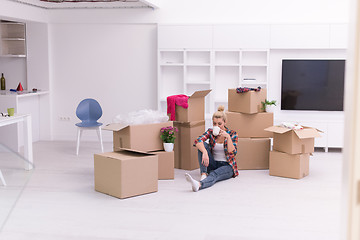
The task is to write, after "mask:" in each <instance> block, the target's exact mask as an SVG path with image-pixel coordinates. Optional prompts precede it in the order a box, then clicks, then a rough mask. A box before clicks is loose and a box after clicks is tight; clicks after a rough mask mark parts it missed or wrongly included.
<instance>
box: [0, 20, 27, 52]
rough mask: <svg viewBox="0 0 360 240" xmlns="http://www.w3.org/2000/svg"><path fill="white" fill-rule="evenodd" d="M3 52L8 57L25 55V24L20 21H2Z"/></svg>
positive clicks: (0, 32)
mask: <svg viewBox="0 0 360 240" xmlns="http://www.w3.org/2000/svg"><path fill="white" fill-rule="evenodd" d="M0 30H1V31H0V35H1V54H0V56H6V57H25V56H26V42H25V39H26V37H25V24H24V23H19V22H9V21H1V22H0Z"/></svg>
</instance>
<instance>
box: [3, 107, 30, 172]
mask: <svg viewBox="0 0 360 240" xmlns="http://www.w3.org/2000/svg"><path fill="white" fill-rule="evenodd" d="M19 122H23V131H24V158H25V160H26V161H25V169H26V170H31V169H32V168H33V149H32V129H31V115H30V114H15V116H11V117H2V116H0V127H3V126H7V125H10V124H14V123H19ZM9 137H11V136H9Z"/></svg>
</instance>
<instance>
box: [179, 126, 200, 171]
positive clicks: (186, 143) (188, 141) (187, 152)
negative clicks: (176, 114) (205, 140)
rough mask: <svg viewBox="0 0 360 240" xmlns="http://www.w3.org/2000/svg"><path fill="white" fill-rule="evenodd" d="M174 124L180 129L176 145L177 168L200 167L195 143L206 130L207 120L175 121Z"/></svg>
mask: <svg viewBox="0 0 360 240" xmlns="http://www.w3.org/2000/svg"><path fill="white" fill-rule="evenodd" d="M174 126H175V127H177V128H178V130H179V131H178V132H177V133H176V139H175V145H174V152H175V168H180V169H185V170H194V169H197V168H199V161H198V149H197V148H196V147H194V146H193V144H194V142H195V140H196V139H197V138H198V137H199V136H200V135H202V134H203V133H204V132H205V121H197V122H185V123H181V122H174Z"/></svg>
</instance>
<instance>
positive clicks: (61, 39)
mask: <svg viewBox="0 0 360 240" xmlns="http://www.w3.org/2000/svg"><path fill="white" fill-rule="evenodd" d="M49 31H50V43H51V46H50V56H51V76H52V87H51V92H52V99H53V100H52V107H53V115H52V118H53V119H52V121H53V138H54V139H61V140H75V139H76V128H75V126H74V124H75V123H76V122H79V120H78V119H77V117H76V115H75V110H76V107H77V105H78V103H79V102H80V101H81V100H82V99H84V98H94V99H97V100H98V101H99V103H100V105H101V106H102V108H103V117H102V118H101V119H100V121H101V122H103V123H110V122H112V119H113V118H114V117H115V116H116V115H117V114H126V113H128V112H131V111H136V110H140V109H156V108H157V103H156V96H157V88H156V25H151V24H139V25H123V24H51V25H50V29H49ZM60 116H65V117H70V118H71V121H68V122H67V121H60V119H59V117H60ZM84 139H94V140H95V139H96V133H95V131H93V132H92V133H88V135H87V134H86V133H85V134H84ZM104 140H105V141H112V133H110V132H105V133H104Z"/></svg>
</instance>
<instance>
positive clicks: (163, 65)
mask: <svg viewBox="0 0 360 240" xmlns="http://www.w3.org/2000/svg"><path fill="white" fill-rule="evenodd" d="M160 66H161V67H181V66H184V64H183V63H161V64H160Z"/></svg>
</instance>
